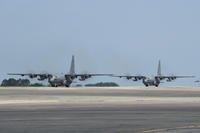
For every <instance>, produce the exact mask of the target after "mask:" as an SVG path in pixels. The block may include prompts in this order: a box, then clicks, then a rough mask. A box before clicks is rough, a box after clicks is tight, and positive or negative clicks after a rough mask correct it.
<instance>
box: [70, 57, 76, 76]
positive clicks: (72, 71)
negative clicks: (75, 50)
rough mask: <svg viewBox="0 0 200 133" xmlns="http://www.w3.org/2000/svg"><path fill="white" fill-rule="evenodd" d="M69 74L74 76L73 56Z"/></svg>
mask: <svg viewBox="0 0 200 133" xmlns="http://www.w3.org/2000/svg"><path fill="white" fill-rule="evenodd" d="M69 73H70V74H75V59H74V55H72V61H71V67H70V70H69Z"/></svg>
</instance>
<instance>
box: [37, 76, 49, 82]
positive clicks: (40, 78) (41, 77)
mask: <svg viewBox="0 0 200 133" xmlns="http://www.w3.org/2000/svg"><path fill="white" fill-rule="evenodd" d="M37 79H38V80H39V81H42V80H45V79H47V77H46V76H38V77H37Z"/></svg>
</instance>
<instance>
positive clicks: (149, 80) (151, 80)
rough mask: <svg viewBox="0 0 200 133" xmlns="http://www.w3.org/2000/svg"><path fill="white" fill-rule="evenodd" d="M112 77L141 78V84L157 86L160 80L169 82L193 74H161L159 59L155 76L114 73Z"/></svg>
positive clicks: (135, 79) (137, 79)
mask: <svg viewBox="0 0 200 133" xmlns="http://www.w3.org/2000/svg"><path fill="white" fill-rule="evenodd" d="M113 77H119V78H126V79H128V80H133V81H139V80H142V82H143V84H144V85H145V86H146V87H148V86H156V87H158V86H159V85H160V83H161V81H162V80H166V81H167V82H171V81H173V80H175V79H177V78H193V77H194V76H175V75H171V76H164V75H162V74H161V61H160V60H159V63H158V71H157V76H153V77H147V76H143V75H117V76H116V75H114V76H113Z"/></svg>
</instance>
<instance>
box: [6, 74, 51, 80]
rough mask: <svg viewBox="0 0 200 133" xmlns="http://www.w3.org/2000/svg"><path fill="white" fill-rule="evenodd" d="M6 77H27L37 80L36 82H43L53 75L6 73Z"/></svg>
mask: <svg viewBox="0 0 200 133" xmlns="http://www.w3.org/2000/svg"><path fill="white" fill-rule="evenodd" d="M8 75H19V76H28V77H29V78H37V79H38V80H45V79H48V78H51V77H52V76H53V75H52V74H48V73H44V74H37V73H8Z"/></svg>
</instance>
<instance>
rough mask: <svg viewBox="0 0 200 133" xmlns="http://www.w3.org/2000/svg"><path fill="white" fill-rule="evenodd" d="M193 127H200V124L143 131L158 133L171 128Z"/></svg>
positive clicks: (145, 132) (144, 132)
mask: <svg viewBox="0 0 200 133" xmlns="http://www.w3.org/2000/svg"><path fill="white" fill-rule="evenodd" d="M192 128H200V125H188V126H179V127H174V128H160V129H152V130H146V131H143V132H142V133H158V132H166V131H170V130H179V129H192Z"/></svg>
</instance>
